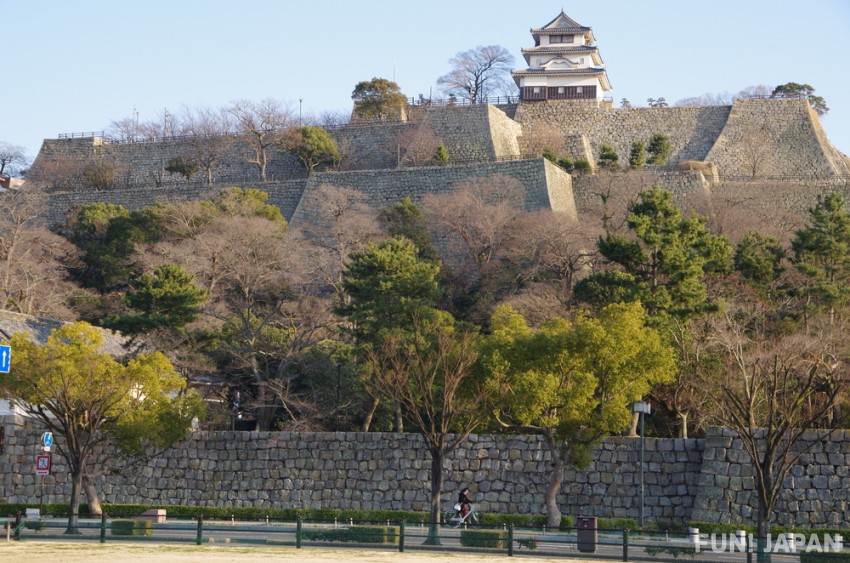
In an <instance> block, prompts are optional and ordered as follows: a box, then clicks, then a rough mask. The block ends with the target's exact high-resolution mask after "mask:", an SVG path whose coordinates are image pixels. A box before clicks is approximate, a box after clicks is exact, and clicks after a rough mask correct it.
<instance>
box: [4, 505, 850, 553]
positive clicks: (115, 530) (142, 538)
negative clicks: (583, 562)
mask: <svg viewBox="0 0 850 563" xmlns="http://www.w3.org/2000/svg"><path fill="white" fill-rule="evenodd" d="M128 522H141V524H139V525H134V526H130V525H128ZM5 530H6V535H7V537H9V538H11V522H7V523H6V525H5ZM130 530H133V533H134V534H137V535H127V533H128V531H130ZM698 534H699V533H698V531H696V530H693V531H691V532H689V533H673V532H643V531H630V530H606V529H598V528H589V527H580V528H568V529H554V530H553V529H547V528H546V527H545V526H544V527H542V528H524V527H514V526H513V525H500V526H478V525H476V526H474V527H469V528H459V529H455V528H446V527H439V526H430V525H428V524H427V523H423V522H419V523H413V524H410V523H407V522H397V521H390V520H387V521H381V522H374V521H373V522H358V523H355V522H354V521H353V520H349V521H337V520H334V521H310V522H308V521H304V520H301V519H298V520H296V521H270V520H268V519H265V520H262V521H237V520H235V519H231V520H230V521H227V520H204V518H203V517H198V518H197V520H181V521H173V522H169V523H155V522H152V521H150V520H147V521H146V520H143V519H140V518H138V517H136V518H132V519H117V518H116V519H112V518H109V517H108V516H103V517H102V518H100V519H80V520H79V521H78V522H77V525H76V526H75V527H74V529H73V530H69V529H68V522H67V520H66V519H58V518H38V519H25V520H22V521H21V522H20V524H19V526H18V527H17V528H15V539H18V540H21V541H27V540H61V541H80V542H85V541H89V542H99V543H102V544H103V543H108V542H124V543H127V542H146V543H159V544H163V543H183V544H195V545H221V546H226V545H243V546H244V545H251V546H257V547H260V546H278V547H280V546H288V547H294V548H296V549H301V548H309V547H334V546H336V547H339V546H342V545H344V546H346V547H355V548H364V549H372V550H375V549H378V550H387V551H398V552H404V551H406V550H420V551H426V550H427V551H450V552H476V553H491V554H502V555H508V556H513V555H515V554H520V555H534V556H544V557H547V556H548V557H572V558H582V559H607V560H620V561H659V562H667V561H669V562H672V561H680V560H681V559H682V558H685V560H690V561H694V562H696V563H709V562H710V563H716V562H717V561H724V562H729V563H735V562H741V563H743V562H745V561H746V562H748V563H751V562H752V561H753V556H754V553H755V552H756V546H755V545H754V544H755V543H756V542H754V541H753V540H752V538H751V537H750V536H749V535H743V536H742V535H729V536H728V538H731V539H729V541H728V542H727V541H726V539H725V538H724V540H723V541H722V542H719V541H715V538H714V537H711V538H710V539H709V537H708V536H707V535H705V534H703V535H702V536H700V535H698ZM778 539H779V538H776V539H774V541H775V543H774V544H772V549H773V551H772V556H773V561H774V562H776V563H778V562H783V563H785V562H797V561H801V549H800V547H799V546H798V545H797V544H795V543H794V540H793V539H789V540H788V541H787V542H783V541H777V540H778ZM788 542H790V543H788ZM836 545H837V547H836V546H835V545H833V546H832V548H831V550H832V551H833V553H832V554H830V557H829V560H830V561H845V562H846V561H850V552H848V551H846V550H844V549H843V545H842V544H841V543H838V544H836ZM768 546H769V547H770V546H771V544H768ZM307 557H309V556H307Z"/></svg>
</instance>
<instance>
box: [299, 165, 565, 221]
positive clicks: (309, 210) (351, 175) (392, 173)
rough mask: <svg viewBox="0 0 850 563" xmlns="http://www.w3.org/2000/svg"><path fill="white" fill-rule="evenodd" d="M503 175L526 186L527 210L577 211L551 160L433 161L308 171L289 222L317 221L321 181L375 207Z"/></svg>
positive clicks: (415, 198)
mask: <svg viewBox="0 0 850 563" xmlns="http://www.w3.org/2000/svg"><path fill="white" fill-rule="evenodd" d="M493 176H506V177H509V178H513V179H515V180H516V181H517V182H518V183H519V185H521V186H522V187H523V188H524V190H525V201H524V203H523V207H524V208H525V209H526V210H537V209H552V210H553V211H558V212H563V213H567V214H568V215H569V216H571V217H575V216H576V214H575V204H574V200H573V194H572V182H571V178H570V176H569V174H567V173H566V172H564V171H563V170H562V169H560V168H559V167H557V166H555V165H553V164H552V163H550V162H549V161H547V160H545V159H542V158H539V159H536V160H516V161H509V162H490V163H486V164H470V165H462V166H431V167H420V168H399V169H395V170H372V171H366V172H333V173H326V172H323V173H316V174H313V175H311V176H310V179H309V181H308V182H307V187H306V189H305V190H304V196H303V197H302V199H301V202H300V203H299V204H298V208H297V209H296V210H295V213H294V214H293V216H292V224H293V226H298V225H300V224H305V223H316V222H317V219H318V217H319V216H320V214H321V208H322V204H323V200H322V194H321V192H320V191H319V190H318V188H319V187H321V186H330V187H337V188H350V189H354V190H357V191H359V192H361V193H362V194H363V197H364V201H363V202H364V203H366V204H367V205H369V206H371V207H374V208H379V207H384V206H387V205H392V204H394V203H396V202H398V201H399V200H401V199H403V198H405V197H410V198H411V199H412V200H413V201H414V202H417V203H418V202H420V201H421V200H422V198H423V197H424V196H426V195H428V194H442V193H449V192H451V191H454V190H455V189H457V187H458V186H459V185H461V184H462V183H463V182H466V181H470V180H476V179H484V180H485V181H486V179H487V178H488V177H493Z"/></svg>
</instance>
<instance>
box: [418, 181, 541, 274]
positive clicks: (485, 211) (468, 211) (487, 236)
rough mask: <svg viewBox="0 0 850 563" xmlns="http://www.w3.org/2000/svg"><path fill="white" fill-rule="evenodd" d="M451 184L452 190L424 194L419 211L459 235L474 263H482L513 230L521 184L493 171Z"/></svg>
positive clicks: (522, 198)
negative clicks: (452, 185) (421, 209)
mask: <svg viewBox="0 0 850 563" xmlns="http://www.w3.org/2000/svg"><path fill="white" fill-rule="evenodd" d="M454 187H455V191H454V192H453V193H448V194H436V195H428V196H426V197H425V198H424V199H423V201H422V207H423V210H424V211H425V214H426V216H429V217H430V218H431V219H432V220H433V221H434V223H432V224H434V225H435V227H438V228H442V229H443V230H445V231H448V232H450V233H452V234H454V235H456V236H457V237H460V239H461V240H462V241H463V243H464V246H465V247H466V250H467V251H468V252H469V255H470V256H471V257H472V259H473V260H474V261H475V262H476V263H478V264H486V263H488V262H490V260H491V259H492V258H493V256H494V255H495V254H496V253H497V252H498V251H499V249H500V248H501V247H502V245H503V244H504V242H505V241H506V240H507V239H508V238H509V237H511V236H512V235H513V233H514V230H513V228H514V227H515V226H516V224H517V220H518V218H519V216H520V213H521V211H522V205H523V200H524V196H525V193H524V190H523V187H522V184H521V183H520V181H519V180H517V179H516V178H512V177H510V176H505V175H502V174H493V175H490V176H486V177H482V178H476V179H473V180H467V181H464V182H461V183H458V184H457V185H455V186H454Z"/></svg>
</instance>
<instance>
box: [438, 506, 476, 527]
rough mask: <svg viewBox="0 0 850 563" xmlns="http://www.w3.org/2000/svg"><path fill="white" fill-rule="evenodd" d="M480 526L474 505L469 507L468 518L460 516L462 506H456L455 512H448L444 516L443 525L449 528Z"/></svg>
mask: <svg viewBox="0 0 850 563" xmlns="http://www.w3.org/2000/svg"><path fill="white" fill-rule="evenodd" d="M472 524H478V511H477V510H476V509H475V505H474V504H470V505H469V512H467V513H466V516H461V514H460V504H456V505H455V506H454V509H453V510H447V511H446V513H445V514H444V515H443V525H444V526H446V527H449V528H460V527H461V526H465V525H472Z"/></svg>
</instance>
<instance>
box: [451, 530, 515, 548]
mask: <svg viewBox="0 0 850 563" xmlns="http://www.w3.org/2000/svg"><path fill="white" fill-rule="evenodd" d="M460 545H462V546H464V547H487V548H491V549H505V548H506V547H507V546H508V533H507V532H506V531H504V530H462V531H461V532H460Z"/></svg>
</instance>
